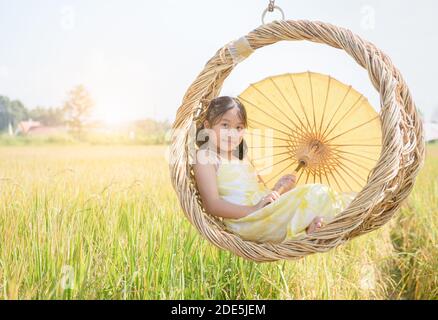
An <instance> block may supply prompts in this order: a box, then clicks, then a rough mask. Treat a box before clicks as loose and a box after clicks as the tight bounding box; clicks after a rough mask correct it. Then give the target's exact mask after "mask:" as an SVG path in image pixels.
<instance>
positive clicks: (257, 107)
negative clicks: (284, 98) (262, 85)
mask: <svg viewBox="0 0 438 320" xmlns="http://www.w3.org/2000/svg"><path fill="white" fill-rule="evenodd" d="M251 86H253V85H252V84H251ZM253 87H254V88H255V86H253ZM256 90H258V89H257V88H256ZM240 99H242V100H243V101H244V102H246V103H249V104H251V105H253V106H254V107H255V108H256V109H258V110H260V111H261V112H263V113H264V114H266V115H268V116H269V117H271V118H272V119H274V120H276V121H278V122H279V123H281V124H282V125H283V126H285V127H286V128H288V129H289V130H291V131H294V129H292V128H291V127H289V126H288V125H287V124H285V123H283V121H280V120H278V119H277V118H275V117H274V116H272V115H271V114H269V113H267V112H266V111H264V110H262V109H261V108H260V107H259V106H257V105H255V104H254V103H252V102H251V101H248V100H246V99H244V98H240ZM268 100H269V99H268ZM269 101H270V100H269ZM270 102H271V101H270ZM271 104H272V102H271ZM274 105H275V104H274ZM275 107H276V108H278V107H277V106H275Z"/></svg>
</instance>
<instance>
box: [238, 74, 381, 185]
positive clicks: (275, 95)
mask: <svg viewBox="0 0 438 320" xmlns="http://www.w3.org/2000/svg"><path fill="white" fill-rule="evenodd" d="M238 98H239V99H240V101H241V102H242V103H243V104H244V105H245V108H246V110H247V117H248V129H247V130H246V132H245V136H244V138H245V141H246V143H247V145H248V159H249V160H250V161H251V162H252V163H253V165H254V167H255V168H256V169H257V171H258V173H259V176H260V177H261V178H262V180H263V182H264V184H265V185H266V186H267V187H269V188H272V187H273V185H274V184H275V183H276V181H278V179H279V178H280V177H281V176H282V175H285V174H288V173H294V171H295V174H296V175H297V178H298V179H297V185H299V184H306V183H323V184H327V185H329V186H331V187H332V188H334V189H335V190H337V191H340V192H350V191H354V192H358V191H360V190H361V189H362V188H363V186H364V185H365V184H366V181H367V178H368V174H369V172H370V170H371V169H372V168H374V167H375V165H376V163H377V160H378V158H379V156H380V153H381V147H382V146H381V140H382V135H381V122H380V117H379V114H378V113H377V112H376V111H375V110H374V109H373V107H372V106H371V105H370V104H369V102H368V100H367V99H366V98H365V97H364V96H363V95H362V94H361V93H359V92H358V91H356V90H355V89H353V88H352V87H351V86H349V85H346V84H343V83H341V82H340V81H338V80H336V79H334V78H332V77H330V76H328V75H323V74H319V73H314V72H310V71H307V72H303V73H286V74H281V75H277V76H271V77H268V78H265V79H263V80H261V81H259V82H257V83H252V84H251V85H250V86H249V87H248V88H247V89H246V90H244V91H243V92H242V93H241V94H240V95H239V96H238Z"/></svg>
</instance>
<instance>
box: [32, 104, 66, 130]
mask: <svg viewBox="0 0 438 320" xmlns="http://www.w3.org/2000/svg"><path fill="white" fill-rule="evenodd" d="M29 117H30V118H32V119H33V120H35V121H39V122H40V123H42V124H44V125H46V126H60V125H63V124H64V123H65V111H64V108H62V107H61V108H59V107H58V108H52V107H50V108H44V107H36V108H35V109H32V110H29Z"/></svg>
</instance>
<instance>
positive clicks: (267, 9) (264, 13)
mask: <svg viewBox="0 0 438 320" xmlns="http://www.w3.org/2000/svg"><path fill="white" fill-rule="evenodd" d="M274 9H277V10H278V11H280V13H281V18H282V20H284V12H283V10H282V9H281V8H280V7H279V6H274ZM268 11H269V7H268V8H266V9H265V10H264V11H263V13H262V23H263V24H266V23H265V16H266V13H268Z"/></svg>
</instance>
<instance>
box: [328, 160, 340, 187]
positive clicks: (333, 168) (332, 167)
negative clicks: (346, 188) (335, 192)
mask: <svg viewBox="0 0 438 320" xmlns="http://www.w3.org/2000/svg"><path fill="white" fill-rule="evenodd" d="M329 165H330V167H331V169H332V170H333V171H336V168H335V167H334V166H333V165H332V164H329ZM332 170H330V171H329V173H330V174H331V175H332V177H333V179H334V180H335V182H336V184H337V186H338V189H339V190H342V188H341V185H340V184H339V182H338V180H336V177H335V175H334V174H333V172H332ZM324 172H326V171H325V167H324ZM336 172H337V171H336ZM326 174H327V172H326ZM327 180H328V175H327Z"/></svg>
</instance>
